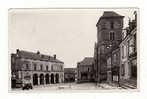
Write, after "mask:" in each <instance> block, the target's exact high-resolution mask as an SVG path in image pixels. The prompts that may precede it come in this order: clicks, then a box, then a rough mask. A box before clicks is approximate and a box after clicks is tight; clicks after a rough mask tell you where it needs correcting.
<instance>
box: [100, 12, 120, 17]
mask: <svg viewBox="0 0 147 99" xmlns="http://www.w3.org/2000/svg"><path fill="white" fill-rule="evenodd" d="M102 17H123V16H122V15H119V14H118V13H116V12H114V11H104V13H103V16H102Z"/></svg>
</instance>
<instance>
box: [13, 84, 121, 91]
mask: <svg viewBox="0 0 147 99" xmlns="http://www.w3.org/2000/svg"><path fill="white" fill-rule="evenodd" d="M105 89H122V88H120V87H117V86H112V85H109V84H106V83H103V84H98V85H96V83H80V84H77V83H62V84H50V85H40V86H34V87H33V89H32V90H25V91H53V90H105ZM12 91H23V90H22V89H21V88H18V89H12Z"/></svg>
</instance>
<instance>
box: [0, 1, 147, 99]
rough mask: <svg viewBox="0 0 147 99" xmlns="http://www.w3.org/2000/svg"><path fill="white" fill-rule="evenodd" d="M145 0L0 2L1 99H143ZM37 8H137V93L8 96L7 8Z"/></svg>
mask: <svg viewBox="0 0 147 99" xmlns="http://www.w3.org/2000/svg"><path fill="white" fill-rule="evenodd" d="M146 4H147V2H146V0H109V1H108V0H97V1H96V0H62V1H61V0H54V1H53V0H50V2H49V0H1V3H0V67H1V68H0V70H1V71H0V78H1V81H0V93H1V98H8V99H9V98H11V99H12V98H15V99H20V98H21V99H26V98H29V99H33V98H35V99H46V98H53V99H58V98H60V99H62V98H63V99H75V98H76V99H78V98H79V99H81V98H84V99H91V98H93V99H97V98H103V99H109V98H113V99H132V98H133V99H146V98H147V89H146V88H147V79H146V77H147V71H146V70H147V66H146V65H147V61H146V59H147V46H146V42H147V33H146V31H147V30H146V29H147V27H146V22H147V20H146V19H147V14H146V13H147V11H146ZM34 7H35V8H40V7H43V8H44V7H45V8H46V7H50V8H52V7H54V8H56V7H64V8H65V7H67V8H68V7H80V8H82V7H86V8H87V7H88V8H89V7H139V8H140V77H141V78H140V88H141V90H140V92H133V93H128V92H124V93H88V92H87V93H76V94H75V93H73V94H72V93H66V94H65V93H60V94H56V93H52V94H49V93H41V94H40V93H33V94H32V93H31V94H24V93H22V94H15V93H8V34H7V30H8V27H7V24H8V20H7V19H8V17H7V16H8V12H7V11H8V9H9V8H34Z"/></svg>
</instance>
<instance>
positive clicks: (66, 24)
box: [8, 8, 135, 68]
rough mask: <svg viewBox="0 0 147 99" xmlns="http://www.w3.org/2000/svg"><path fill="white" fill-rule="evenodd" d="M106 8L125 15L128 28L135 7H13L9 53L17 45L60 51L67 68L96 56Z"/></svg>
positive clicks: (24, 47) (53, 52)
mask: <svg viewBox="0 0 147 99" xmlns="http://www.w3.org/2000/svg"><path fill="white" fill-rule="evenodd" d="M104 11H115V12H116V13H118V14H120V15H122V16H125V17H124V28H125V27H126V26H127V24H128V20H129V17H130V18H131V19H133V18H134V16H133V12H134V11H135V9H131V8H130V9H9V12H8V15H9V16H8V21H9V22H8V34H9V54H10V53H16V49H20V50H26V51H31V52H37V51H40V53H42V54H46V55H51V56H53V55H54V54H56V56H57V59H59V60H61V61H63V62H64V67H65V68H71V67H76V66H77V62H79V61H82V60H83V59H84V57H93V55H94V43H95V42H96V41H97V28H96V23H97V22H98V20H99V18H100V17H101V16H102V14H103V12H104Z"/></svg>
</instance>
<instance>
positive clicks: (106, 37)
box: [96, 11, 124, 82]
mask: <svg viewBox="0 0 147 99" xmlns="http://www.w3.org/2000/svg"><path fill="white" fill-rule="evenodd" d="M123 18H124V16H121V15H119V14H117V13H115V12H113V11H105V12H104V13H103V15H102V16H101V17H100V19H99V20H98V22H97V24H96V27H97V48H98V50H97V51H98V57H97V58H98V65H97V73H98V74H97V75H98V78H97V79H98V82H100V81H103V80H107V58H106V57H107V56H108V53H110V52H112V50H113V49H115V48H117V47H118V46H119V43H120V42H121V39H122V29H123Z"/></svg>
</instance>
